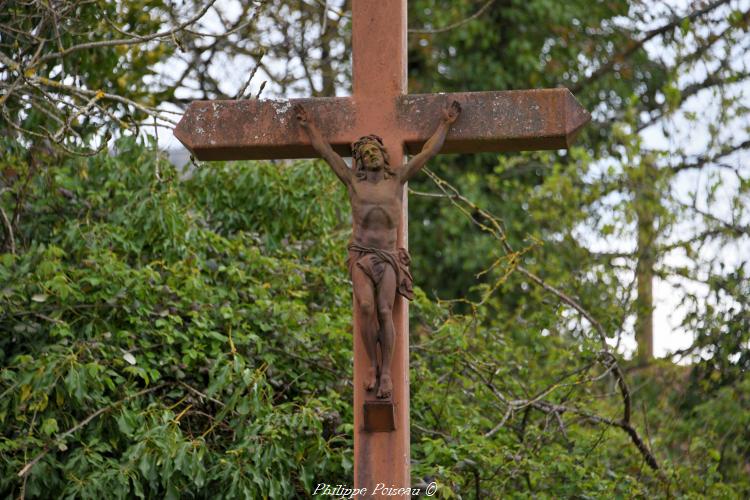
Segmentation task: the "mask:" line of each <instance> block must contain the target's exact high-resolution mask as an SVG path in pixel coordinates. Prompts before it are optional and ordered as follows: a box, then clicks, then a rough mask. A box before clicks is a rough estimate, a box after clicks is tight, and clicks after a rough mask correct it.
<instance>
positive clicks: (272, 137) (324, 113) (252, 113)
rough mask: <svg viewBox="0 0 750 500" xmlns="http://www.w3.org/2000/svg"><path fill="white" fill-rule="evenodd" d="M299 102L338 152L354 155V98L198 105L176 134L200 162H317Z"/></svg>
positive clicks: (185, 116)
mask: <svg viewBox="0 0 750 500" xmlns="http://www.w3.org/2000/svg"><path fill="white" fill-rule="evenodd" d="M296 103H302V104H303V105H304V106H305V107H306V109H308V110H309V113H310V115H311V116H312V117H314V118H315V120H316V121H317V122H318V123H320V124H321V126H322V127H325V129H324V130H323V133H325V134H326V137H329V138H330V139H331V143H332V144H334V147H335V148H337V151H338V152H340V153H342V154H347V155H348V153H349V142H350V134H349V132H350V131H351V129H352V128H353V124H354V121H355V119H356V116H355V107H354V104H353V102H352V99H351V98H349V97H338V98H337V97H333V98H312V99H286V100H242V101H195V102H193V103H191V104H190V106H189V107H188V109H187V111H186V113H185V115H184V116H183V117H182V120H180V123H179V124H178V125H177V127H176V128H175V131H174V134H175V136H176V137H177V138H178V139H179V140H180V142H182V143H183V144H184V145H185V147H187V148H188V149H189V150H190V152H191V153H193V155H194V156H195V157H196V158H197V159H199V160H254V159H270V158H311V157H314V156H316V153H315V150H314V149H313V148H312V146H310V141H309V140H308V139H307V136H306V135H305V134H304V132H303V131H302V130H301V129H300V127H299V125H298V124H297V120H295V119H294V112H293V107H294V105H295V104H296Z"/></svg>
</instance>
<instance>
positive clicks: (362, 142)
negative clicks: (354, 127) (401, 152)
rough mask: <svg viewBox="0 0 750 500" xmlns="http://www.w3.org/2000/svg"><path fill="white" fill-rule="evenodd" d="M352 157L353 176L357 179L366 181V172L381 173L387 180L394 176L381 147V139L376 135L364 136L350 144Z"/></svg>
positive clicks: (383, 148) (386, 153) (384, 151)
mask: <svg viewBox="0 0 750 500" xmlns="http://www.w3.org/2000/svg"><path fill="white" fill-rule="evenodd" d="M352 157H353V159H354V165H353V170H354V175H356V176H357V178H358V179H360V180H362V179H366V178H367V172H368V171H369V172H378V171H380V170H382V171H383V176H384V177H386V178H388V177H392V176H393V175H395V174H394V173H393V171H392V170H391V165H390V162H389V157H388V152H387V151H386V150H385V146H383V139H381V138H380V137H378V136H377V135H366V136H364V137H360V138H359V139H358V140H357V141H356V142H355V143H354V144H352Z"/></svg>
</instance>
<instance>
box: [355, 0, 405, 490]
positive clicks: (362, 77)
mask: <svg viewBox="0 0 750 500" xmlns="http://www.w3.org/2000/svg"><path fill="white" fill-rule="evenodd" d="M406 19H407V17H406V0H379V1H377V2H376V1H355V2H352V54H353V55H352V74H353V96H352V97H353V100H354V102H355V109H356V110H357V111H356V118H355V127H354V128H355V130H356V133H355V134H354V135H355V136H364V135H367V134H371V133H373V132H376V133H379V134H382V135H383V142H384V144H385V147H386V149H387V151H388V154H389V156H390V158H391V164H392V165H402V164H403V163H404V146H403V140H402V138H401V137H400V135H401V127H400V126H399V123H398V116H397V112H396V108H395V105H394V104H395V101H396V98H398V97H400V96H402V95H404V94H406V91H407V88H406V86H407V85H406V82H407V76H406V70H407V66H406V57H407V51H406ZM406 191H407V190H406V189H404V201H403V210H402V213H401V220H400V224H399V232H398V246H399V247H403V248H407V243H408V241H407V240H408V227H407V219H408V217H407V200H406V196H407V195H406ZM359 317H360V316H359V311H358V310H357V305H356V301H354V318H355V320H354V487H355V488H360V489H362V488H367V491H368V495H370V494H371V493H372V492H373V491H375V488H376V487H377V484H378V483H383V484H384V485H385V486H386V487H388V488H391V487H393V488H408V487H409V486H410V483H411V480H410V473H411V468H410V464H409V438H410V432H409V310H408V302H407V301H406V300H405V299H404V298H403V297H401V296H400V295H397V296H396V304H395V307H394V311H393V322H394V327H395V331H396V339H395V348H394V355H393V365H392V379H393V396H392V401H393V403H394V405H393V412H394V427H395V429H394V430H392V431H390V432H370V431H368V430H367V429H366V428H365V415H364V412H365V408H364V407H365V403H366V401H373V400H375V397H374V395H373V394H372V393H367V392H366V391H365V389H364V381H365V376H366V370H367V367H368V365H369V361H368V357H367V353H366V351H365V347H364V345H363V342H362V339H361V335H360V332H359V328H360V325H359V320H358V318H359ZM368 408H370V407H369V406H368ZM388 411H390V409H388Z"/></svg>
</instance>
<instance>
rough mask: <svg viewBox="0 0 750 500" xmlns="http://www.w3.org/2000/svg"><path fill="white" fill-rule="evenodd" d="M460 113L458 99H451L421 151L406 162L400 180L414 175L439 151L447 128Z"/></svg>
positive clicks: (402, 180)
mask: <svg viewBox="0 0 750 500" xmlns="http://www.w3.org/2000/svg"><path fill="white" fill-rule="evenodd" d="M460 114H461V105H460V104H459V103H458V101H453V102H452V103H451V105H450V106H449V107H447V108H446V109H444V110H443V116H442V118H441V119H440V124H439V125H438V127H437V130H435V133H433V134H432V137H430V139H429V140H428V141H427V142H426V143H425V145H424V147H423V148H422V151H420V152H419V154H418V155H416V156H415V157H414V158H412V159H411V160H409V163H407V164H406V169H405V170H404V172H403V174H402V175H401V182H406V181H408V180H409V179H411V178H412V177H414V175H415V174H416V173H417V172H419V171H420V170H421V168H422V167H424V166H425V164H426V163H427V162H428V161H429V160H430V159H431V158H432V157H433V156H435V155H436V154H438V153H439V152H440V150H441V149H442V148H443V143H444V142H445V136H446V135H447V134H448V129H450V127H451V125H452V124H453V122H455V121H456V119H457V118H458V115H460Z"/></svg>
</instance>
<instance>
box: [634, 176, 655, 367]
mask: <svg viewBox="0 0 750 500" xmlns="http://www.w3.org/2000/svg"><path fill="white" fill-rule="evenodd" d="M644 168H645V170H646V175H645V181H644V182H642V184H641V186H639V187H638V191H637V192H636V199H635V202H636V207H635V210H636V214H637V216H638V221H637V225H638V250H637V256H638V262H637V263H636V268H635V275H636V284H637V291H638V297H637V298H636V302H635V314H636V320H635V340H636V343H637V351H636V357H637V359H638V361H639V363H641V364H647V363H649V362H650V361H651V360H653V359H654V293H653V283H654V265H655V263H656V262H655V260H656V259H655V256H654V245H653V243H654V239H655V236H656V230H655V228H654V209H655V208H656V207H655V205H654V204H655V203H658V200H657V199H656V196H655V194H656V190H655V186H654V184H653V183H654V182H656V178H655V177H656V176H655V173H656V172H654V171H653V167H650V166H645V167H644Z"/></svg>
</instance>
